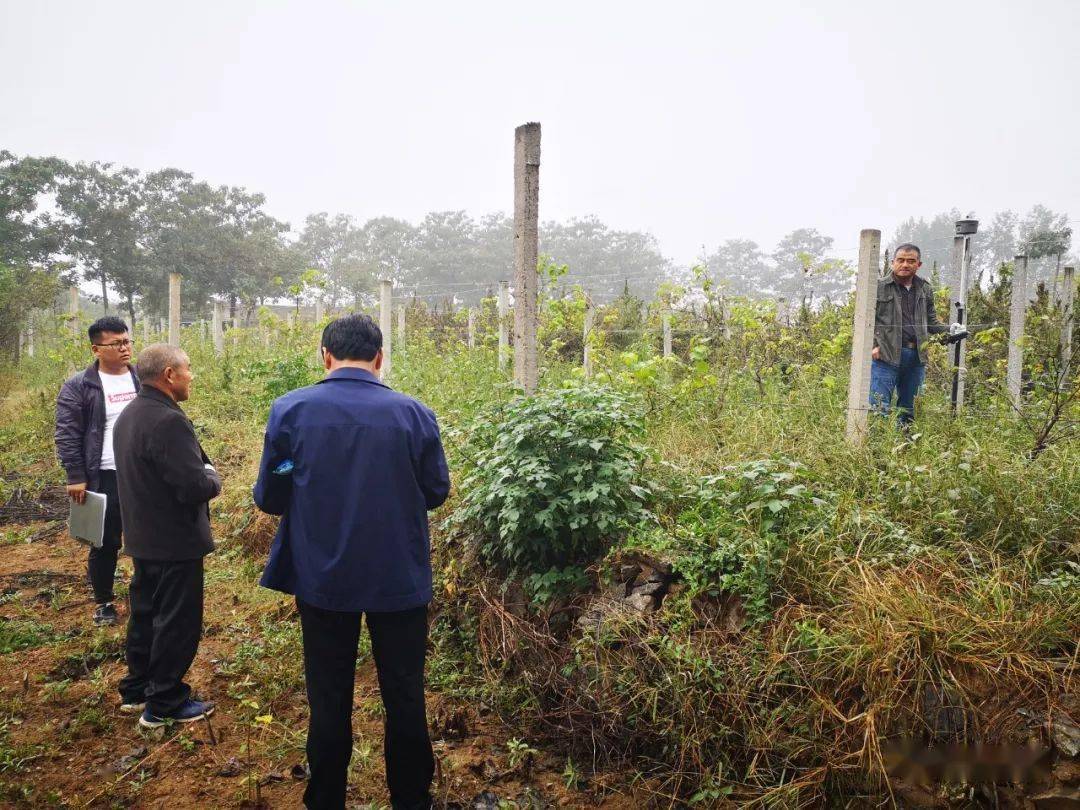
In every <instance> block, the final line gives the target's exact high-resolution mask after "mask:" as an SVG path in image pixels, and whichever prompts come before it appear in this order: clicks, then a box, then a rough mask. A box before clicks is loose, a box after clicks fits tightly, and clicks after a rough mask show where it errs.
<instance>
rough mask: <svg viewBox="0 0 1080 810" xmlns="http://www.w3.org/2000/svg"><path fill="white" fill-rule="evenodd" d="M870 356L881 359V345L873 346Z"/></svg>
mask: <svg viewBox="0 0 1080 810" xmlns="http://www.w3.org/2000/svg"><path fill="white" fill-rule="evenodd" d="M870 356H871V357H873V358H874V359H875V360H880V359H881V347H880V346H875V347H874V349H873V351H871V352H870Z"/></svg>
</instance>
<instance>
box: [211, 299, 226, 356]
mask: <svg viewBox="0 0 1080 810" xmlns="http://www.w3.org/2000/svg"><path fill="white" fill-rule="evenodd" d="M224 322H225V305H224V304H223V303H221V302H220V301H215V302H214V315H213V319H212V321H211V322H210V333H211V336H212V337H213V338H214V354H221V353H222V352H223V351H225V332H224V328H223V327H224Z"/></svg>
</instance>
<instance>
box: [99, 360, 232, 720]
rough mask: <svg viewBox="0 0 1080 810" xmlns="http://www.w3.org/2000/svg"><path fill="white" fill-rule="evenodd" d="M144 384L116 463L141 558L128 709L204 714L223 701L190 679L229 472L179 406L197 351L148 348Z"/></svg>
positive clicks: (173, 716)
mask: <svg viewBox="0 0 1080 810" xmlns="http://www.w3.org/2000/svg"><path fill="white" fill-rule="evenodd" d="M137 369H138V373H139V380H140V381H141V382H142V388H141V389H140V391H139V395H138V396H137V397H136V398H135V401H134V402H132V403H131V405H129V406H128V408H127V410H125V411H124V413H123V414H121V416H120V418H119V419H118V420H117V423H116V436H115V444H116V469H117V478H118V484H119V488H120V504H121V510H122V512H123V518H124V550H125V552H127V553H128V554H129V555H131V557H132V559H133V560H134V563H135V576H134V577H133V578H132V580H131V592H130V596H131V616H130V619H129V621H128V635H127V665H128V674H127V677H125V678H124V679H123V680H122V681H121V683H120V696H121V700H122V704H121V711H126V712H130V713H135V712H137V711H139V710H142V716H141V717H140V718H139V724H140V725H141V726H143V727H146V728H155V727H157V726H161V725H163V724H164V723H166V722H169V721H173V722H180V723H187V722H191V721H194V720H200V719H202V718H203V717H205V716H206V715H208V714H210V712H211V711H213V705H212V704H209V703H203V702H201V701H198V700H192V699H191V688H190V687H189V686H188V685H187V684H186V683H184V676H185V675H186V674H187V671H188V668H189V667H190V666H191V662H192V661H194V660H195V653H196V651H197V650H198V648H199V639H200V637H201V635H202V617H203V614H202V612H203V557H205V556H206V555H207V554H209V553H210V552H211V551H213V550H214V541H213V538H212V537H211V534H210V510H209V503H208V502H209V501H210V499H211V498H214V497H216V496H217V495H218V493H220V492H221V479H220V478H219V477H218V474H217V472H216V471H215V470H214V468H213V466H212V465H211V464H210V460H209V459H208V458H207V457H206V454H205V453H204V452H203V449H202V447H201V446H200V445H199V440H198V439H197V438H196V436H195V430H194V428H193V427H192V425H191V421H190V420H189V419H188V418H187V416H186V415H185V414H184V412H183V410H181V408H180V405H179V403H180V402H183V401H184V400H186V399H188V397H189V396H190V395H191V382H192V380H193V379H194V376H195V375H194V374H192V372H191V363H190V361H189V360H188V356H187V355H186V354H185V353H184V352H183V351H181V350H180V349H179V348H177V347H174V346H168V345H165V344H160V343H159V344H155V345H153V346H148V347H147V348H146V349H144V350H143V352H142V353H141V354H140V355H139V361H138V366H137Z"/></svg>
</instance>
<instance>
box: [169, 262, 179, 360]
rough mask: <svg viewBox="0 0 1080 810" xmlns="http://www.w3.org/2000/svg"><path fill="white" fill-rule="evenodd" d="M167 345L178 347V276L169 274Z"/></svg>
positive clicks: (177, 274)
mask: <svg viewBox="0 0 1080 810" xmlns="http://www.w3.org/2000/svg"><path fill="white" fill-rule="evenodd" d="M169 345H170V346H179V345H180V274H179V273H169Z"/></svg>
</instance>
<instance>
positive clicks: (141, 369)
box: [135, 343, 188, 383]
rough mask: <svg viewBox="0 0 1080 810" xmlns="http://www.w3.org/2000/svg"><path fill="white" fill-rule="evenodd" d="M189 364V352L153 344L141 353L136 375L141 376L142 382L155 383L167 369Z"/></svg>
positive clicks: (165, 344) (165, 345) (166, 344)
mask: <svg viewBox="0 0 1080 810" xmlns="http://www.w3.org/2000/svg"><path fill="white" fill-rule="evenodd" d="M187 362H188V356H187V352H185V351H184V350H183V349H181V348H180V347H179V346H170V345H169V344H168V343H152V344H150V345H149V346H147V347H146V348H145V349H143V350H142V351H141V352H139V359H138V361H137V362H136V364H135V373H136V374H138V375H139V381H140V382H144V383H145V382H153V381H154V380H156V379H158V378H159V377H161V375H162V374H164V373H165V369H167V368H179V367H180V366H182V365H184V363H187Z"/></svg>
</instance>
